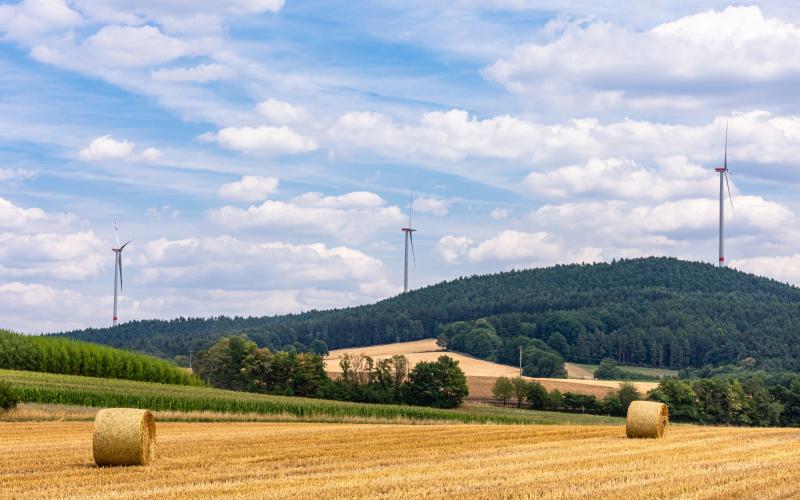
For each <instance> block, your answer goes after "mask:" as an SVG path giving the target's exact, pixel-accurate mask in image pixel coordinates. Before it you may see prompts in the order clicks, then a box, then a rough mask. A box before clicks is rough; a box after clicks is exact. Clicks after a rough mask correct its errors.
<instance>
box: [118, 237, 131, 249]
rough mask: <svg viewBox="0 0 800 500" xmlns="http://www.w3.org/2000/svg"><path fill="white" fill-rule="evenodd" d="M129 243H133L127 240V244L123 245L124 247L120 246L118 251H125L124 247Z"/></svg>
mask: <svg viewBox="0 0 800 500" xmlns="http://www.w3.org/2000/svg"><path fill="white" fill-rule="evenodd" d="M131 241H133V240H128V241H127V243H125V244H124V245H122V246H121V247H119V249H120V251H122V250H124V249H125V247H126V246H128V243H130V242H131Z"/></svg>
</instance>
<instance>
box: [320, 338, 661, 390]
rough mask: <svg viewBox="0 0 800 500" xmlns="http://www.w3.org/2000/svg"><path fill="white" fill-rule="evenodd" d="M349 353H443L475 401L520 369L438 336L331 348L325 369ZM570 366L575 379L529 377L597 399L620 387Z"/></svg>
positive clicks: (333, 369) (415, 356) (432, 357)
mask: <svg viewBox="0 0 800 500" xmlns="http://www.w3.org/2000/svg"><path fill="white" fill-rule="evenodd" d="M346 352H349V353H353V354H365V355H367V356H370V357H372V358H373V359H375V360H376V361H377V360H379V359H384V358H388V357H391V356H394V355H396V354H402V355H403V356H405V357H407V358H408V360H409V361H410V362H411V364H412V365H414V364H416V363H419V362H420V361H436V360H437V359H438V358H439V356H442V355H447V356H450V357H451V358H453V359H455V360H457V361H458V365H459V366H460V367H461V369H462V370H464V373H465V374H466V375H467V383H468V384H469V397H468V398H467V399H472V400H482V401H483V400H489V399H491V398H492V386H493V385H494V381H495V380H496V379H497V377H516V376H518V375H519V369H517V368H514V367H513V366H508V365H501V364H499V363H492V362H491V361H485V360H482V359H478V358H474V357H472V356H468V355H466V354H462V353H459V352H451V351H443V350H441V349H440V348H439V346H437V345H436V339H424V340H417V341H415V342H399V343H397V344H384V345H376V346H369V347H350V348H347V349H337V350H334V351H331V352H330V354H328V356H327V357H326V358H325V369H326V370H327V371H328V372H329V373H330V374H331V375H332V376H334V377H335V376H336V374H338V373H339V370H340V369H339V360H340V359H341V357H342V354H344V353H346ZM570 366H571V367H572V370H573V371H572V372H571V373H570V377H573V376H574V377H575V378H568V379H562V378H535V379H531V378H528V377H526V378H528V379H529V380H536V381H538V382H541V384H542V385H544V386H545V388H546V389H547V390H548V391H552V390H553V389H558V390H559V391H561V392H562V393H563V392H574V393H577V394H588V395H592V396H596V397H598V398H602V397H603V396H605V395H606V394H608V393H609V392H611V391H613V390H615V389H617V388H618V387H619V384H620V383H619V382H618V381H614V380H593V379H591V372H589V371H588V370H586V369H584V368H581V367H580V366H578V365H573V364H571V363H567V370H568V372H569V370H570ZM587 376H588V377H589V379H588V380H587V379H585V377H587ZM632 383H633V384H634V385H635V386H636V388H637V389H639V391H640V392H641V393H642V394H645V393H646V392H647V391H649V390H651V389H653V388H655V387H656V386H657V385H658V384H657V383H655V382H632Z"/></svg>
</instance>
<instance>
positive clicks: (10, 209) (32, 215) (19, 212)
mask: <svg viewBox="0 0 800 500" xmlns="http://www.w3.org/2000/svg"><path fill="white" fill-rule="evenodd" d="M49 219H50V218H49V216H48V215H47V214H46V213H45V211H44V210H42V209H41V208H22V207H18V206H16V205H14V204H13V203H11V202H10V201H9V200H7V199H5V198H1V197H0V228H7V229H8V228H23V227H26V226H31V225H32V224H34V223H40V222H47V221H48V220H49Z"/></svg>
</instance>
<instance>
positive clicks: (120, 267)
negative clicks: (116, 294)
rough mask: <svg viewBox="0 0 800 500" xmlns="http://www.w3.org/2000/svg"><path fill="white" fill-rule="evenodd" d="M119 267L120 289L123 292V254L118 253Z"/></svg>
mask: <svg viewBox="0 0 800 500" xmlns="http://www.w3.org/2000/svg"><path fill="white" fill-rule="evenodd" d="M117 266H118V267H119V289H120V290H122V252H117Z"/></svg>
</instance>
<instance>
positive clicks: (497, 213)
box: [489, 207, 510, 220]
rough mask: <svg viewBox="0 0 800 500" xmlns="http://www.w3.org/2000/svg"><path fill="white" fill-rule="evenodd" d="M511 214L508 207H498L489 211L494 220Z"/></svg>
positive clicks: (506, 217) (505, 217)
mask: <svg viewBox="0 0 800 500" xmlns="http://www.w3.org/2000/svg"><path fill="white" fill-rule="evenodd" d="M509 215H510V212H509V211H508V209H507V208H500V207H498V208H495V209H494V210H492V211H491V212H489V216H490V217H491V218H492V219H494V220H502V219H508V216H509Z"/></svg>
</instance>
